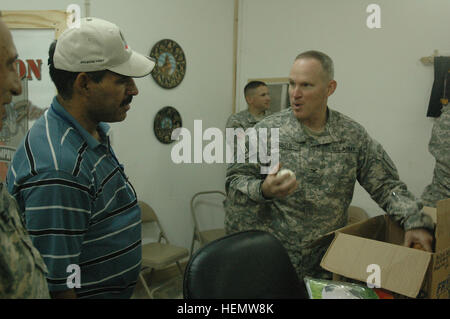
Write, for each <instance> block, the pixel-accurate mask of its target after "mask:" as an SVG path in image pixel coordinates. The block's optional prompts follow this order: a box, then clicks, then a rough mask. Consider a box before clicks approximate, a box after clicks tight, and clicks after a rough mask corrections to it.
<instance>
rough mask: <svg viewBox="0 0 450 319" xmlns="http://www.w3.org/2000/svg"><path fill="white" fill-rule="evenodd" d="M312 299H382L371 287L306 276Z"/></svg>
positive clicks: (306, 283) (307, 287)
mask: <svg viewBox="0 0 450 319" xmlns="http://www.w3.org/2000/svg"><path fill="white" fill-rule="evenodd" d="M304 281H305V285H306V289H307V290H308V295H309V298H310V299H380V298H379V297H378V295H377V294H376V292H375V291H374V290H373V289H370V288H369V287H366V286H363V285H358V284H354V283H348V282H339V281H332V280H325V279H314V278H311V277H305V278H304Z"/></svg>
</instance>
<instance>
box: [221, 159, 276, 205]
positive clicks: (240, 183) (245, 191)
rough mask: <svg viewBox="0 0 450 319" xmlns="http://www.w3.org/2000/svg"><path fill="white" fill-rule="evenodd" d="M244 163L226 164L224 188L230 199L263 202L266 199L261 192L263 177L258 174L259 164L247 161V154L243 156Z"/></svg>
mask: <svg viewBox="0 0 450 319" xmlns="http://www.w3.org/2000/svg"><path fill="white" fill-rule="evenodd" d="M245 159H246V162H245V163H232V164H229V165H228V168H227V174H226V180H225V190H226V192H227V194H228V196H229V198H230V199H234V200H238V201H239V202H243V201H247V200H248V199H250V200H252V201H254V202H256V203H263V202H266V201H267V200H266V199H265V198H264V196H263V195H262V192H261V184H262V183H263V181H264V177H263V176H261V175H260V167H259V164H253V163H248V154H246V156H245Z"/></svg>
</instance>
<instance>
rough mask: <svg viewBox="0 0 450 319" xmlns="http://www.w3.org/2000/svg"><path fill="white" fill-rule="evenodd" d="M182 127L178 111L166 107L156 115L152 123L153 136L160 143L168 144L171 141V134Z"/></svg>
mask: <svg viewBox="0 0 450 319" xmlns="http://www.w3.org/2000/svg"><path fill="white" fill-rule="evenodd" d="M181 126H182V121H181V116H180V113H178V111H177V110H176V109H175V108H173V107H171V106H166V107H163V108H162V109H161V110H159V111H158V113H156V117H155V121H154V122H153V131H154V132H155V136H156V138H157V139H158V141H160V142H161V143H164V144H170V143H172V142H173V141H174V140H172V138H171V137H172V132H173V131H174V130H175V129H177V128H179V127H181Z"/></svg>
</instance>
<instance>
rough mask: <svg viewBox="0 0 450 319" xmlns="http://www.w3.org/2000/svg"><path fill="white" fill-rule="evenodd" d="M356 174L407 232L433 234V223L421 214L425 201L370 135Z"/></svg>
mask: <svg viewBox="0 0 450 319" xmlns="http://www.w3.org/2000/svg"><path fill="white" fill-rule="evenodd" d="M357 174H358V177H357V178H358V182H359V183H360V185H361V186H362V187H363V188H364V189H365V190H366V191H367V192H368V193H369V194H370V196H371V197H372V199H373V200H374V201H375V202H377V204H378V205H379V206H380V207H381V208H382V209H383V210H384V211H385V212H387V213H388V214H389V215H390V216H391V217H392V218H393V219H394V220H395V221H398V222H400V224H401V225H402V226H403V227H404V229H405V231H408V230H411V229H415V228H426V229H429V230H431V231H433V229H434V225H433V221H432V219H431V218H430V217H429V216H428V215H426V214H425V213H424V212H423V211H422V208H423V205H422V202H421V201H419V200H417V199H416V198H415V197H414V195H413V194H412V193H411V192H409V191H408V189H407V187H406V185H405V183H403V182H402V181H401V180H400V179H399V175H398V172H397V169H396V167H395V165H394V163H393V162H392V160H391V158H390V157H389V155H388V154H387V153H386V151H385V150H384V149H383V147H382V146H381V145H380V144H379V143H378V142H376V141H375V140H373V139H372V138H370V136H369V135H368V134H367V133H366V137H365V141H364V145H363V147H362V149H361V151H360V154H359V158H358V172H357Z"/></svg>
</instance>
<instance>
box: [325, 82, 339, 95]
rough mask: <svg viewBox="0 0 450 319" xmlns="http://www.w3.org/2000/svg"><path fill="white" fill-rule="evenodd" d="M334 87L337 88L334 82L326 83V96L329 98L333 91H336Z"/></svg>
mask: <svg viewBox="0 0 450 319" xmlns="http://www.w3.org/2000/svg"><path fill="white" fill-rule="evenodd" d="M336 87H337V82H336V81H335V80H331V81H330V82H328V87H327V96H330V95H331V94H333V93H334V91H335V90H336Z"/></svg>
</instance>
